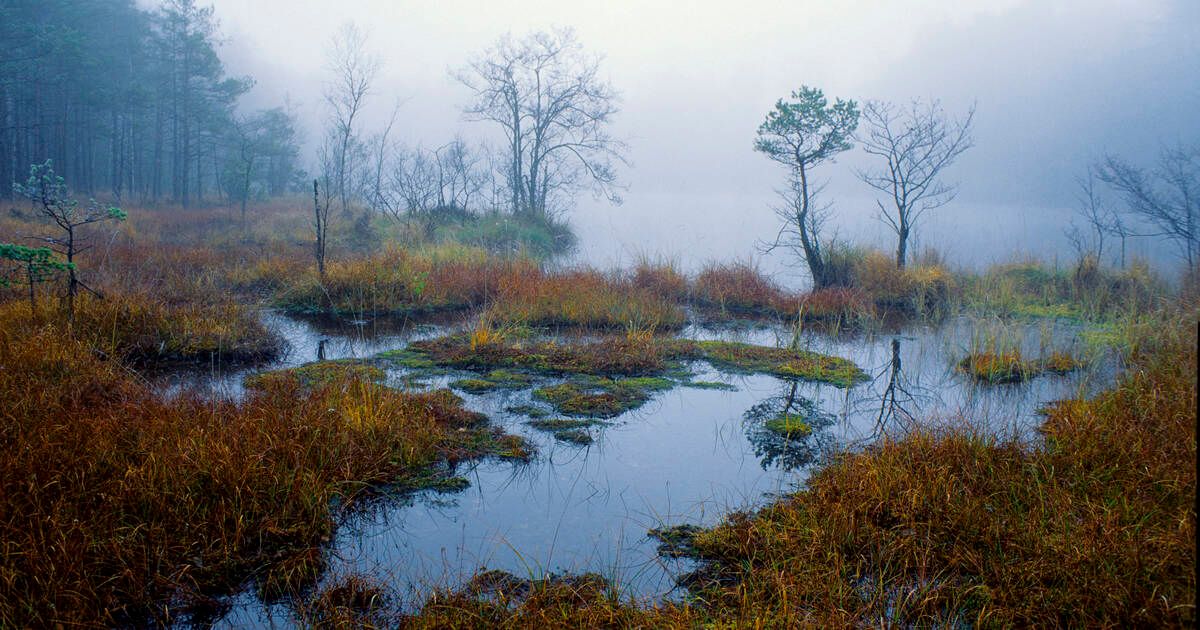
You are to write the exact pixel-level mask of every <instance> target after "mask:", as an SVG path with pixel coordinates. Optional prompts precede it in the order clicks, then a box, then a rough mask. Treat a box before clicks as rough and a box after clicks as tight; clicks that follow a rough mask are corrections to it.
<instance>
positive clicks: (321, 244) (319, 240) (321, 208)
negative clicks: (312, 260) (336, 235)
mask: <svg viewBox="0 0 1200 630" xmlns="http://www.w3.org/2000/svg"><path fill="white" fill-rule="evenodd" d="M326 183H328V179H327V180H326ZM320 188H321V187H320V184H319V183H318V181H317V180H315V179H314V180H313V235H314V236H315V237H316V239H315V242H314V243H313V254H314V256H315V257H316V259H317V273H318V274H319V275H320V276H321V280H322V281H324V280H325V245H326V243H327V241H328V236H329V186H328V185H326V187H325V196H324V199H322V197H321V190H320Z"/></svg>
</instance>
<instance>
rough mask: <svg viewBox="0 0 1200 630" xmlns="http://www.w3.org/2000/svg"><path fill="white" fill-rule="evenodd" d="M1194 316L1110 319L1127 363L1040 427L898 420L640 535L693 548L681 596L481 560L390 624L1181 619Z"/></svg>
mask: <svg viewBox="0 0 1200 630" xmlns="http://www.w3.org/2000/svg"><path fill="white" fill-rule="evenodd" d="M1195 317H1196V311H1195V310H1194V309H1193V310H1190V311H1189V312H1188V314H1187V315H1186V316H1181V315H1178V314H1176V315H1173V316H1170V317H1166V316H1162V315H1158V316H1153V317H1152V318H1150V319H1154V321H1147V319H1146V318H1143V321H1141V322H1139V323H1137V324H1135V325H1131V326H1129V327H1127V328H1126V329H1125V331H1124V332H1125V334H1127V335H1130V337H1131V338H1130V340H1129V342H1128V343H1127V344H1125V345H1126V347H1128V348H1131V349H1132V352H1131V354H1130V355H1129V356H1128V357H1127V360H1128V364H1129V371H1128V372H1127V374H1126V375H1125V376H1124V377H1122V379H1121V380H1120V382H1118V383H1117V384H1116V385H1115V386H1114V387H1113V388H1112V389H1110V390H1108V391H1106V392H1104V393H1102V394H1100V395H1099V396H1097V397H1096V398H1094V399H1091V400H1068V401H1063V402H1060V403H1057V404H1054V405H1052V406H1051V407H1050V408H1049V409H1048V410H1047V417H1046V421H1045V423H1044V425H1043V426H1042V427H1041V432H1042V434H1043V436H1044V438H1045V442H1044V444H1040V445H1029V444H1022V443H1017V442H1010V441H1005V440H1001V439H998V438H996V437H993V436H989V435H984V434H979V433H975V432H972V431H971V430H969V429H961V428H950V429H944V430H940V431H918V432H915V433H911V434H908V435H905V436H903V437H900V438H897V439H884V440H883V441H881V442H879V443H878V444H876V445H875V446H873V447H871V448H869V449H868V450H866V451H863V452H860V453H851V454H846V455H844V456H842V457H840V458H839V459H837V460H836V461H834V462H832V463H830V464H829V465H827V466H825V467H824V468H822V469H820V470H818V471H817V472H816V473H815V474H814V475H813V477H812V478H810V480H809V481H808V482H807V484H806V487H805V489H804V490H802V491H800V492H797V493H796V494H793V495H791V496H789V497H786V498H784V499H783V500H781V501H779V502H777V503H775V504H773V505H771V506H769V507H767V508H765V509H763V510H761V511H759V512H756V513H750V514H734V515H732V516H730V517H728V518H727V520H726V521H725V522H724V523H723V524H721V525H719V526H717V527H715V528H712V529H708V530H702V529H699V528H693V527H687V528H684V529H678V528H677V529H678V531H675V530H671V531H668V532H667V533H668V534H670V537H669V538H662V535H661V534H660V538H662V539H663V540H664V541H667V540H669V542H670V543H671V549H678V550H680V551H679V553H684V554H687V555H692V556H695V557H698V558H699V559H700V560H701V568H700V570H699V571H698V572H697V573H696V574H693V575H692V576H691V577H690V579H689V580H688V582H687V583H688V584H689V585H690V592H691V598H690V599H689V600H687V601H685V602H681V603H666V604H661V605H657V606H653V605H651V606H647V605H644V604H638V603H635V602H633V601H632V600H631V599H629V598H627V597H624V596H622V595H621V594H620V593H619V592H618V591H617V589H615V588H614V587H613V586H612V584H610V583H608V582H606V581H604V580H602V579H599V580H592V581H591V582H589V583H588V584H587V585H586V587H585V586H583V585H581V584H580V583H577V582H574V581H570V580H564V579H561V578H558V579H550V580H545V581H537V582H530V581H528V580H523V579H520V578H515V577H513V576H506V574H500V575H499V576H498V575H497V574H496V572H489V573H486V574H483V576H486V577H487V579H486V580H484V582H485V583H486V584H487V585H488V588H486V589H484V588H481V587H480V585H479V584H478V583H477V582H478V580H477V581H476V582H473V583H471V584H469V585H467V586H466V587H464V588H461V589H453V590H443V591H441V592H439V593H437V594H436V595H434V596H433V597H431V598H430V599H429V600H427V601H426V602H425V605H424V607H423V608H422V609H421V610H420V611H419V612H418V613H417V614H416V615H415V616H412V617H407V618H404V619H403V620H402V621H403V625H404V627H407V628H435V627H436V628H467V627H478V626H481V625H482V626H489V627H507V628H539V629H541V628H570V627H584V626H586V627H654V628H693V627H719V628H734V627H737V628H743V627H745V628H770V627H858V626H918V627H924V626H959V625H967V626H975V627H979V626H983V627H1191V626H1192V625H1193V624H1194V623H1195V621H1196V608H1195V603H1196V576H1195V572H1194V565H1195V560H1196V512H1195V499H1196V468H1195V462H1196V455H1197V453H1196V424H1195V409H1196V402H1197V400H1196V378H1197V372H1196V361H1197V356H1196V341H1197V340H1196V337H1195V331H1196V328H1195V321H1196V319H1195ZM664 531H666V530H664Z"/></svg>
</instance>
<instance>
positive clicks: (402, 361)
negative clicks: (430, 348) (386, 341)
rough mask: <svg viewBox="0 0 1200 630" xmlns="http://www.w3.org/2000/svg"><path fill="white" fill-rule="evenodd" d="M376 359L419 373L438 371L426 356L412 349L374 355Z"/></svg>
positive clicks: (435, 365) (431, 360)
mask: <svg viewBox="0 0 1200 630" xmlns="http://www.w3.org/2000/svg"><path fill="white" fill-rule="evenodd" d="M375 357H376V358H378V359H383V360H385V361H388V362H390V363H392V364H394V365H396V366H399V367H404V368H408V369H410V370H416V371H421V372H429V373H436V372H437V371H439V366H438V365H437V364H436V363H435V362H434V361H433V359H431V358H430V357H429V355H428V354H425V353H424V352H420V351H418V350H415V349H412V348H399V349H396V350H388V351H386V352H380V353H379V354H377V355H375ZM442 371H444V370H442Z"/></svg>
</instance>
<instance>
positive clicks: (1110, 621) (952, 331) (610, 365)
mask: <svg viewBox="0 0 1200 630" xmlns="http://www.w3.org/2000/svg"><path fill="white" fill-rule="evenodd" d="M81 8H88V9H89V11H91V13H86V15H85V14H84V13H81V12H80V11H81V10H82V9H81ZM76 9H79V10H80V11H77V10H76ZM87 16H91V17H90V18H88V19H84V18H86V17H87ZM48 24H49V25H53V28H50V27H47V25H48ZM112 24H119V25H120V28H117V29H115V30H114V31H113V32H112V33H111V34H110V33H108V32H107V31H106V30H105V29H107V28H108V27H107V26H104V25H112ZM64 34H65V35H64ZM0 35H3V36H4V37H3V39H4V40H5V41H11V42H14V43H13V44H12V46H13V50H15V51H16V52H17V53H19V54H17V56H15V57H11V58H10V57H8V56H0V158H2V159H0V183H3V184H4V188H3V189H2V191H0V198H3V199H4V201H3V205H0V449H3V452H4V453H5V456H4V457H3V458H0V628H7V627H10V626H11V627H68V626H82V627H143V626H175V625H195V626H210V625H231V626H239V627H240V626H263V625H280V626H298V627H404V628H476V627H507V628H575V627H656V628H658V627H661V628H696V627H720V628H726V627H728V628H741V627H754V628H759V627H847V626H864V625H871V626H875V625H879V626H920V627H926V626H937V627H960V626H967V627H976V626H980V627H1010V626H1018V627H1028V626H1032V627H1042V626H1048V627H1061V626H1066V627H1077V626H1086V627H1090V626H1134V627H1150V626H1153V627H1161V626H1166V627H1183V626H1188V625H1189V624H1194V623H1195V620H1196V615H1195V592H1196V582H1195V573H1194V571H1193V566H1194V563H1195V556H1196V553H1195V552H1196V544H1195V542H1196V528H1195V524H1196V515H1195V499H1196V478H1195V461H1196V444H1197V443H1196V434H1195V428H1196V425H1195V420H1196V418H1195V409H1196V404H1197V399H1196V379H1197V356H1196V348H1197V338H1196V332H1197V328H1196V322H1197V317H1198V316H1200V306H1198V304H1200V303H1198V298H1200V270H1198V269H1197V266H1196V256H1197V252H1198V251H1200V249H1198V246H1197V243H1198V242H1200V232H1197V231H1196V230H1195V229H1194V228H1195V226H1196V225H1197V223H1196V222H1197V221H1200V206H1197V199H1198V198H1200V197H1197V196H1196V195H1195V194H1194V191H1195V190H1197V189H1198V187H1200V153H1197V150H1196V149H1195V148H1194V147H1188V146H1186V145H1184V144H1178V145H1177V146H1175V147H1174V148H1172V147H1167V148H1164V149H1162V150H1161V151H1160V152H1159V153H1158V156H1157V159H1158V161H1157V162H1155V163H1154V164H1153V165H1152V166H1149V167H1144V168H1143V167H1140V166H1138V165H1137V164H1136V163H1134V162H1130V161H1127V160H1125V159H1123V158H1121V157H1120V156H1117V155H1106V156H1103V157H1101V158H1097V159H1096V160H1095V161H1094V162H1093V164H1092V165H1091V166H1090V167H1089V166H1086V165H1085V166H1084V167H1083V169H1082V170H1083V172H1084V173H1085V176H1084V177H1080V178H1079V179H1078V181H1077V182H1075V185H1076V186H1077V187H1078V189H1079V192H1080V205H1079V212H1078V213H1077V215H1076V216H1075V222H1076V223H1075V224H1073V225H1063V226H1061V227H1062V228H1064V229H1065V230H1066V235H1067V238H1068V240H1069V241H1070V243H1071V244H1072V245H1073V247H1074V250H1075V251H1073V252H1069V253H1068V252H1065V251H1064V252H1063V255H1062V256H1061V257H1053V258H1038V257H1035V256H1031V255H1024V254H1013V255H1012V256H1010V257H1008V259H1006V260H1001V261H996V262H994V263H993V264H982V263H981V262H980V261H979V260H976V259H971V260H959V259H956V258H951V257H949V256H947V255H944V254H943V253H941V252H939V251H938V250H937V249H936V248H933V247H930V246H929V244H928V243H927V242H924V241H922V240H921V237H922V235H923V229H924V226H926V225H928V224H929V223H930V222H932V221H934V220H935V217H937V216H939V213H942V212H946V211H949V210H950V209H952V208H954V201H955V198H956V195H957V193H958V190H959V187H958V184H957V183H956V182H954V181H953V180H951V179H950V178H949V175H950V174H951V173H953V172H954V171H953V168H954V166H955V164H956V163H957V162H958V161H959V159H960V157H963V156H969V155H970V153H969V151H970V150H971V149H972V148H973V147H974V146H975V145H976V144H977V143H978V142H980V140H981V139H980V138H977V137H976V135H975V134H976V127H975V125H976V123H977V120H978V118H977V113H976V112H977V108H976V106H975V105H965V106H963V107H962V108H961V109H956V108H954V107H951V106H949V105H945V106H944V105H943V104H942V103H941V102H940V101H938V100H936V99H934V100H917V101H913V102H912V103H911V104H909V105H907V106H901V105H896V104H893V103H889V102H886V101H880V100H870V101H863V102H860V101H857V100H854V99H850V98H836V97H826V95H825V93H824V91H823V90H822V89H819V88H817V87H812V86H807V85H802V86H800V87H799V88H797V89H795V90H794V91H790V92H788V94H789V95H788V96H787V97H785V98H781V99H779V100H778V101H777V102H776V103H775V104H774V106H773V107H764V108H763V111H765V112H766V114H765V117H764V118H763V119H762V120H761V125H760V126H759V127H758V130H757V134H750V133H747V134H746V136H747V137H746V138H745V139H746V140H753V149H754V151H756V152H757V153H758V154H761V156H765V157H766V158H769V160H770V161H771V162H773V163H774V165H775V166H778V167H780V168H782V171H781V172H777V173H776V175H778V176H779V181H780V182H782V187H781V189H780V190H779V191H778V192H779V202H778V203H777V205H776V208H775V211H776V215H777V216H778V218H779V219H780V226H779V231H778V232H777V236H776V238H775V239H773V240H772V239H770V238H769V236H770V235H769V234H764V235H763V237H764V238H763V241H762V243H761V248H760V250H759V251H760V253H763V255H764V256H776V257H778V256H787V257H789V260H791V261H792V262H794V263H796V264H797V265H798V267H797V271H796V272H794V273H789V274H778V273H769V272H768V271H766V270H765V268H764V267H763V266H762V265H761V261H762V260H764V259H762V258H760V259H758V260H757V261H756V260H755V259H752V258H747V256H748V255H749V254H750V253H751V252H749V251H729V252H725V255H724V256H723V257H720V258H715V259H711V260H694V259H688V260H686V261H681V260H680V259H678V258H673V257H671V256H670V255H666V254H664V255H656V254H654V253H653V252H654V250H653V249H652V246H654V245H656V244H654V243H647V244H645V245H646V246H647V249H645V250H643V251H644V252H650V253H643V254H641V255H638V256H635V257H633V259H632V260H631V261H629V262H628V263H627V264H622V265H608V266H603V265H597V264H595V263H594V262H589V260H588V259H587V258H586V257H585V256H580V255H577V253H576V252H575V250H574V246H575V244H576V243H577V242H578V241H579V240H580V237H585V236H587V235H583V234H581V235H576V234H574V233H573V232H572V223H571V221H570V220H569V211H570V210H572V209H573V208H574V206H575V201H576V199H577V197H579V196H580V195H581V194H583V193H587V192H591V193H593V194H594V195H595V197H596V198H598V199H604V200H605V201H610V202H614V203H615V202H618V201H619V200H620V197H621V195H622V194H623V193H624V191H625V187H624V185H623V184H624V182H623V180H622V177H621V175H622V172H623V171H622V169H623V168H625V167H628V166H630V160H629V153H630V151H631V143H630V142H628V141H627V140H626V139H625V138H624V137H623V136H622V135H620V134H619V133H617V129H618V127H616V126H615V120H616V119H617V116H618V114H619V113H620V103H621V100H620V93H619V92H618V91H617V90H616V88H615V87H614V85H613V84H612V83H611V82H610V81H609V79H608V78H607V76H608V75H607V73H606V72H605V68H606V67H607V66H606V65H605V64H606V62H605V60H604V59H603V58H602V57H600V56H597V55H595V54H593V52H592V51H591V50H590V49H588V48H585V47H584V45H583V44H582V43H581V38H580V37H579V36H578V35H577V34H576V33H575V32H574V31H573V30H571V29H558V30H550V31H534V32H532V33H530V34H528V35H526V36H521V37H514V36H511V35H510V36H503V37H500V38H499V39H497V40H495V41H494V42H493V43H492V44H491V45H490V46H487V47H484V48H481V49H480V52H478V53H476V54H474V55H467V54H465V53H464V55H463V57H462V59H463V60H465V63H463V64H462V65H458V66H455V67H454V69H453V70H452V71H451V79H452V81H453V82H454V83H455V85H457V86H459V87H460V88H461V89H463V90H464V91H465V92H464V93H465V94H466V95H467V97H468V98H467V99H466V104H465V105H464V107H463V111H462V114H463V116H464V117H465V119H466V120H467V121H469V122H471V123H473V124H475V125H477V126H476V127H473V128H476V129H478V128H487V129H489V130H490V132H489V133H492V134H493V135H494V137H493V136H488V135H487V134H484V135H483V136H481V139H479V140H478V142H477V141H476V140H474V139H466V138H464V137H462V136H455V137H454V138H453V140H451V141H449V142H444V143H442V144H440V145H439V146H438V147H437V148H426V147H424V146H421V145H417V146H406V145H404V144H402V143H401V142H400V141H399V140H397V134H396V133H393V131H394V130H395V131H397V132H399V129H400V128H401V127H403V126H404V118H403V117H402V115H401V113H400V112H402V108H401V107H400V105H399V104H397V105H396V106H395V107H394V108H393V109H392V110H391V111H392V114H391V116H390V118H388V119H386V124H385V125H382V126H378V128H377V129H375V128H373V127H372V124H371V123H370V122H369V121H371V120H372V119H371V118H370V117H364V112H369V111H371V109H370V108H372V107H377V106H378V103H376V102H375V101H376V100H377V97H378V96H379V95H380V89H379V88H380V81H381V76H383V75H381V72H382V69H383V68H384V66H383V62H382V59H381V58H380V57H378V56H377V55H376V54H375V52H373V50H374V49H373V48H372V46H373V43H374V42H376V41H377V40H376V39H372V37H370V36H369V33H368V32H367V31H366V30H364V29H361V28H359V27H357V26H354V25H353V24H348V25H346V26H344V27H342V28H341V29H340V30H338V31H337V33H336V34H335V35H334V37H333V39H332V40H331V41H330V42H329V46H328V47H327V49H326V50H325V55H326V57H327V59H326V61H327V62H328V64H327V65H328V67H327V68H326V73H327V74H328V75H329V76H328V77H326V78H327V79H328V81H327V82H326V84H325V85H324V86H323V89H322V94H321V96H322V97H323V100H322V103H323V107H324V108H325V110H326V111H325V115H326V118H325V120H324V122H323V129H322V130H321V133H320V134H318V136H319V137H318V138H317V139H316V140H315V144H316V145H318V146H316V147H315V150H313V151H311V152H312V153H314V154H315V159H313V160H305V159H302V158H301V153H302V149H306V148H307V149H313V147H305V146H304V143H303V142H302V141H301V140H300V139H299V137H298V124H297V119H296V118H295V116H294V115H293V112H292V111H291V109H289V107H281V108H269V109H263V110H259V111H256V112H249V111H247V110H246V108H245V106H244V104H243V103H241V101H240V99H241V98H242V96H243V95H244V94H246V93H247V91H248V90H249V89H250V88H251V85H252V84H253V82H252V81H250V80H248V79H242V78H231V77H229V76H227V75H226V74H225V70H224V67H223V65H222V62H221V58H220V57H219V56H218V55H217V48H218V46H217V45H218V43H219V41H218V40H219V38H218V37H217V28H216V20H215V18H214V12H213V9H211V8H209V9H205V8H202V7H198V6H197V5H196V4H195V3H193V2H192V1H191V0H168V1H165V2H163V3H161V4H160V5H156V6H154V7H152V8H149V9H143V8H138V6H135V4H133V3H132V2H126V1H124V0H86V1H80V2H73V3H67V2H49V3H45V6H40V5H39V4H38V3H16V4H12V3H10V5H0ZM59 35H64V37H63V38H59ZM66 35H69V37H67V36H66ZM109 35H111V36H112V37H113V38H115V39H116V40H117V41H120V42H122V46H119V47H107V46H103V45H101V44H102V43H104V42H106V41H108V39H107V38H108V36H109ZM64 42H66V43H64ZM67 43H69V44H70V45H66V44H67ZM89 69H90V70H89ZM143 85H150V86H154V89H153V90H151V91H152V92H154V93H153V94H146V93H144V92H143V88H142V86H143ZM82 91H86V92H87V93H88V94H93V95H96V94H98V95H101V96H96V97H95V98H89V99H83V98H82V97H80V96H79V94H80V93H82ZM986 106H987V103H982V104H980V105H979V106H978V112H979V114H978V116H979V117H982V116H985V115H986ZM68 114H69V115H68ZM51 119H54V121H57V122H54V124H49V123H45V121H47V120H51ZM752 122H753V121H752ZM752 122H751V126H750V127H748V128H749V129H750V130H751V131H753V126H752ZM44 123H45V124H44ZM751 135H753V137H751ZM1184 140H1185V141H1186V140H1187V139H1186V138H1185V139H1184ZM73 147H77V148H73ZM859 148H862V149H865V151H862V153H865V155H860V156H858V157H859V158H862V159H869V160H873V162H871V163H870V164H867V163H866V162H862V163H860V164H858V165H857V166H856V168H854V169H849V168H844V169H842V170H846V171H848V172H850V171H853V172H852V174H853V175H856V176H857V181H858V182H860V183H861V184H863V185H866V186H867V187H868V188H869V189H870V190H871V191H873V193H872V194H874V193H878V194H879V195H880V196H879V198H878V199H877V200H875V209H876V210H877V211H878V218H879V219H881V220H882V221H883V224H884V225H885V227H886V228H887V230H886V231H887V234H888V236H887V240H886V241H885V244H882V245H881V244H880V242H872V241H869V240H867V239H863V240H861V241H858V240H856V241H849V240H847V239H845V238H840V237H839V236H838V231H837V229H838V227H839V225H838V220H839V207H838V206H837V205H835V202H836V201H837V199H838V195H837V194H836V192H837V191H836V189H835V190H830V189H828V188H826V186H825V182H824V181H823V180H821V179H820V178H821V177H824V176H825V174H827V173H835V172H836V171H837V170H838V169H839V168H842V167H839V166H838V165H837V164H836V162H835V159H836V158H838V157H839V156H840V157H842V158H846V157H847V156H852V155H854V154H855V151H857V150H858V149H859ZM745 153H746V154H750V151H749V148H747V149H746V151H745ZM762 162H763V163H762V167H763V168H764V170H766V168H767V164H766V161H762ZM310 166H311V167H312V172H311V173H308V172H305V171H304V170H303V169H304V168H308V167H310ZM4 178H9V179H12V180H19V181H16V182H14V183H15V185H13V186H12V187H11V189H10V188H9V186H8V182H4V181H3V180H4ZM10 192H11V197H10V196H9V193H10ZM93 197H95V198H93ZM768 211H769V210H768ZM647 220H649V219H647ZM698 223H699V222H698ZM1136 239H1141V240H1140V241H1139V242H1142V243H1144V244H1145V243H1149V244H1150V246H1153V247H1156V248H1160V249H1170V250H1177V251H1178V258H1179V262H1180V264H1177V265H1167V264H1162V262H1161V261H1157V262H1156V263H1155V264H1151V263H1150V262H1147V261H1145V260H1142V259H1140V258H1139V257H1137V256H1128V257H1127V256H1126V251H1125V246H1126V244H1127V241H1130V240H1136ZM918 243H919V244H920V246H918ZM1106 243H1107V246H1106ZM1114 243H1119V244H1120V247H1119V255H1118V251H1116V250H1118V248H1117V246H1115V245H1114ZM1021 248H1022V243H1013V244H1012V247H1011V249H1012V251H1014V252H1015V251H1018V250H1020V249H1021Z"/></svg>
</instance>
